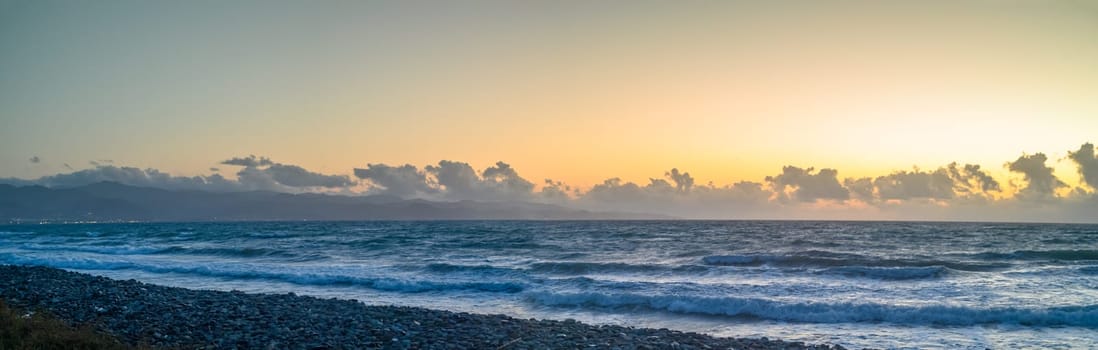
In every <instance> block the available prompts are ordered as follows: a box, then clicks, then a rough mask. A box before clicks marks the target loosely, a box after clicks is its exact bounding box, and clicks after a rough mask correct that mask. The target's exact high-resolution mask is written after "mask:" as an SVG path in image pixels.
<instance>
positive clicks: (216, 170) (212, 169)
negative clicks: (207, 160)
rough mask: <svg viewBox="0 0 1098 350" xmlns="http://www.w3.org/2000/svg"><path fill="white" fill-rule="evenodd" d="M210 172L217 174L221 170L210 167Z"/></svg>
mask: <svg viewBox="0 0 1098 350" xmlns="http://www.w3.org/2000/svg"><path fill="white" fill-rule="evenodd" d="M210 171H212V172H215V173H216V172H218V171H221V169H219V168H216V167H210Z"/></svg>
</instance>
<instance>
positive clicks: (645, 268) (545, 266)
mask: <svg viewBox="0 0 1098 350" xmlns="http://www.w3.org/2000/svg"><path fill="white" fill-rule="evenodd" d="M529 269H530V270H531V271H534V272H539V273H546V274H557V275H586V274H595V273H647V272H677V273H701V272H706V271H709V268H708V267H705V266H699V265H678V266H673V265H656V264H630V263H620V262H611V263H598V262H584V261H558V262H540V263H534V264H531V265H530V267H529Z"/></svg>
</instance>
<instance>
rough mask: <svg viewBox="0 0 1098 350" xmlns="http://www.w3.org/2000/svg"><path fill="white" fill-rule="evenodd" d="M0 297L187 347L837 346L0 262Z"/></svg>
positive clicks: (139, 339)
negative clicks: (196, 286)
mask: <svg viewBox="0 0 1098 350" xmlns="http://www.w3.org/2000/svg"><path fill="white" fill-rule="evenodd" d="M0 298H2V299H3V300H4V301H5V302H7V303H9V304H12V305H16V306H19V307H23V308H25V309H28V310H39V311H41V310H46V311H48V312H50V313H52V314H54V315H56V316H57V317H59V318H61V319H62V320H65V321H67V322H69V323H71V324H74V325H83V324H92V325H94V326H95V327H96V328H97V329H99V330H101V331H103V332H105V333H109V334H111V335H114V336H116V337H118V338H119V339H121V340H123V341H125V342H128V343H131V344H145V345H150V346H152V347H154V348H158V347H170V348H186V349H581V348H582V349H842V347H840V346H836V345H826V344H824V345H812V344H804V343H800V342H784V341H780V340H774V339H767V338H760V339H737V338H717V337H711V336H708V335H705V334H699V333H692V332H680V331H674V330H668V329H646V328H632V327H621V326H605V325H589V324H584V323H580V322H576V321H572V320H563V321H557V320H535V319H516V318H512V317H508V316H503V315H480V314H471V313H456V312H449V311H441V310H431V309H425V308H416V307H396V306H380V305H368V304H367V303H364V302H360V301H357V300H341V299H320V298H314V297H310V296H302V295H295V294H293V293H288V294H248V293H242V292H223V291H210V290H192V289H185V288H175V287H165V286H158V285H152V284H147V283H142V282H139V281H135V280H125V281H123V280H113V279H109V278H106V277H99V276H92V275H88V274H83V273H76V272H70V271H65V270H60V269H55V268H48V267H33V266H14V265H2V266H0Z"/></svg>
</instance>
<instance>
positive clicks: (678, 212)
mask: <svg viewBox="0 0 1098 350" xmlns="http://www.w3.org/2000/svg"><path fill="white" fill-rule="evenodd" d="M1067 158H1069V159H1071V160H1072V161H1073V162H1074V163H1075V164H1076V165H1078V168H1079V173H1080V175H1081V176H1082V179H1083V181H1082V182H1083V183H1082V184H1081V187H1078V188H1076V189H1075V190H1074V193H1076V194H1078V195H1068V196H1057V195H1056V194H1057V192H1058V191H1059V190H1061V189H1062V188H1063V187H1066V186H1067V185H1066V184H1064V182H1063V181H1061V180H1060V179H1058V178H1057V177H1056V176H1055V175H1054V174H1053V170H1052V168H1051V167H1049V166H1047V165H1046V163H1047V161H1048V158H1047V156H1045V155H1044V154H1042V153H1037V154H1033V155H1026V154H1023V155H1022V156H1021V157H1019V158H1018V159H1016V160H1014V161H1012V162H1009V163H1006V167H1007V168H1008V169H1009V170H1010V171H1011V172H1014V173H1019V174H1021V175H1023V177H1024V181H1025V182H1024V183H1022V184H1020V185H1019V186H1020V187H1021V189H1020V191H1019V192H1018V193H1017V194H1015V195H1014V196H1013V197H1009V193H1007V194H1006V195H1008V196H1006V197H1004V196H1003V195H1004V194H1002V193H998V192H999V191H1002V185H1001V182H1000V181H999V180H997V179H995V178H994V177H993V176H991V174H990V173H988V172H987V171H986V170H984V169H983V168H981V167H980V166H979V165H976V164H961V163H957V162H953V163H949V164H947V165H945V166H941V167H938V168H935V169H933V170H921V169H919V168H914V169H911V170H901V171H893V172H891V173H888V174H886V175H880V176H867V177H859V178H846V179H843V181H841V182H840V181H839V178H838V174H839V172H838V171H837V170H835V169H820V170H818V171H817V170H816V169H815V168H800V167H796V166H785V167H783V168H782V169H781V170H782V171H781V173H779V174H777V175H774V176H768V177H766V178H765V179H764V181H763V182H752V181H740V182H735V183H733V184H731V185H715V184H714V183H713V182H708V183H705V184H700V183H699V182H698V180H697V179H695V177H694V176H693V174H691V173H690V172H687V171H684V170H681V169H679V168H671V169H670V170H667V171H665V172H662V174H661V175H662V176H657V177H652V178H648V179H646V180H645V181H640V182H631V181H626V180H623V179H622V178H618V177H611V178H608V179H606V180H604V181H602V182H601V183H598V184H596V185H594V186H592V187H591V188H589V189H587V190H583V189H580V188H576V187H574V186H569V185H568V184H565V183H564V182H562V181H555V180H552V179H544V180H543V181H541V182H540V184H535V183H533V182H531V181H528V180H527V179H525V178H523V177H522V176H521V175H520V173H519V171H518V169H516V168H514V167H512V166H511V165H510V164H508V163H505V162H496V163H495V164H492V165H490V166H488V167H487V168H484V169H483V170H480V171H478V170H477V169H475V168H474V167H473V166H472V165H470V164H469V163H465V162H460V161H452V160H442V161H439V162H438V163H436V164H433V165H428V166H425V167H422V168H419V167H417V166H414V165H411V164H405V165H401V166H389V165H386V164H367V166H366V167H365V168H357V169H353V170H354V172H353V177H351V176H344V175H331V174H322V173H317V172H312V171H309V170H307V169H305V168H303V167H301V166H297V165H291V164H283V163H278V162H275V161H273V160H271V159H269V158H267V157H257V156H255V155H249V156H246V157H234V158H231V159H228V160H225V161H222V162H220V164H224V165H233V166H240V167H242V168H241V169H240V170H239V171H238V172H236V177H237V178H236V179H226V178H224V177H222V176H221V175H218V174H213V175H206V176H190V177H185V176H172V175H170V174H167V173H164V172H161V171H159V170H156V169H140V168H136V167H126V166H114V165H110V164H108V162H107V161H105V160H104V161H96V162H92V164H93V165H94V167H93V168H91V169H84V170H79V171H73V172H71V173H64V174H56V175H51V176H44V177H41V178H39V179H35V180H23V179H11V178H9V179H0V183H8V184H15V185H33V184H37V185H45V186H51V187H72V186H80V185H85V184H90V183H94V182H100V181H114V182H120V183H124V184H129V185H134V186H144V187H158V188H166V189H196V190H206V191H248V190H263V191H278V192H289V193H301V192H326V193H341V194H348V195H354V194H388V195H393V196H398V197H402V198H422V199H428V200H476V201H523V202H539V203H553V204H558V205H562V206H566V207H570V208H574V209H584V210H592V211H608V212H635V213H652V214H663V215H670V216H676V217H681V218H696V219H709V218H713V219H728V218H777V219H780V218H799V219H866V218H876V219H894V220H910V219H923V220H1035V221H1088V220H1089V221H1093V218H1092V217H1093V213H1094V210H1098V196H1093V195H1092V194H1093V193H1094V191H1095V190H1098V188H1096V186H1098V157H1096V156H1095V151H1094V146H1093V145H1092V144H1090V143H1086V144H1083V145H1082V146H1080V148H1079V149H1077V150H1074V151H1070V152H1068V153H1067ZM32 161H33V160H32ZM219 170H220V169H219V168H217V167H213V168H210V171H213V172H217V171H219ZM359 184H362V185H364V187H358V185H359ZM539 185H540V186H539ZM539 187H540V188H539ZM1084 187H1085V188H1084ZM1086 188H1090V189H1091V190H1089V191H1088V190H1087V189H1086ZM363 189H365V191H364V192H356V191H362V190H363Z"/></svg>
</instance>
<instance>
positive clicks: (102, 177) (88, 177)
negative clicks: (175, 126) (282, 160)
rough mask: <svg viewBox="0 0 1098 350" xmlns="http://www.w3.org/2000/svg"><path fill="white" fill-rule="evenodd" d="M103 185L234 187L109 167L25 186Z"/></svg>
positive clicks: (209, 179) (217, 179)
mask: <svg viewBox="0 0 1098 350" xmlns="http://www.w3.org/2000/svg"><path fill="white" fill-rule="evenodd" d="M104 181H110V182H117V183H121V184H126V185H131V186H140V187H155V188H163V189H172V190H213V191H226V190H231V189H233V188H235V187H236V185H235V184H234V183H233V182H232V181H229V180H226V179H225V178H223V177H221V176H220V175H213V176H192V177H185V176H172V175H170V174H167V173H164V172H161V171H159V170H156V169H140V168H135V167H126V166H122V167H119V166H113V165H100V166H97V167H95V168H92V169H83V170H79V171H75V172H72V173H67V174H57V175H51V176H43V177H41V178H38V179H37V180H29V181H28V182H29V183H32V184H36V185H42V186H47V187H76V186H83V185H88V184H93V183H97V182H104Z"/></svg>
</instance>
